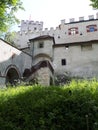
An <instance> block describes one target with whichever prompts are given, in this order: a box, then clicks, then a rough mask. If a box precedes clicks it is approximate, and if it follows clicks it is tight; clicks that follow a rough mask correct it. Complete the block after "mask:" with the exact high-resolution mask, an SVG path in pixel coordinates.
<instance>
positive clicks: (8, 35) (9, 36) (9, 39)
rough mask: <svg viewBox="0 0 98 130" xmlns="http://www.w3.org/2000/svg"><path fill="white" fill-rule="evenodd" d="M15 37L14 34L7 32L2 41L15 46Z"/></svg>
mask: <svg viewBox="0 0 98 130" xmlns="http://www.w3.org/2000/svg"><path fill="white" fill-rule="evenodd" d="M15 37H16V32H14V31H13V32H7V33H6V34H5V36H4V40H6V41H7V42H9V43H10V44H12V45H14V46H16V45H15V42H14V39H15Z"/></svg>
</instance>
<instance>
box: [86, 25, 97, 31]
mask: <svg viewBox="0 0 98 130" xmlns="http://www.w3.org/2000/svg"><path fill="white" fill-rule="evenodd" d="M86 29H87V32H95V31H97V25H88V26H86Z"/></svg>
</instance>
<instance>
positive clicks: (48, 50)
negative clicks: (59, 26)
mask: <svg viewBox="0 0 98 130" xmlns="http://www.w3.org/2000/svg"><path fill="white" fill-rule="evenodd" d="M39 42H43V43H44V47H43V48H39V47H38V46H39ZM52 45H53V40H48V39H47V40H40V41H39V40H38V41H35V42H34V43H31V51H32V55H33V57H34V56H36V55H38V54H47V55H48V56H50V57H51V58H52V57H53V48H52Z"/></svg>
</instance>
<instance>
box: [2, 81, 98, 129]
mask: <svg viewBox="0 0 98 130" xmlns="http://www.w3.org/2000/svg"><path fill="white" fill-rule="evenodd" d="M97 86H98V82H97V81H95V80H92V81H72V82H71V83H70V84H69V85H66V86H62V87H55V86H54V87H42V86H39V85H38V86H36V85H35V86H28V87H22V86H21V87H16V88H8V89H6V90H1V91H0V129H1V130H98V87H97Z"/></svg>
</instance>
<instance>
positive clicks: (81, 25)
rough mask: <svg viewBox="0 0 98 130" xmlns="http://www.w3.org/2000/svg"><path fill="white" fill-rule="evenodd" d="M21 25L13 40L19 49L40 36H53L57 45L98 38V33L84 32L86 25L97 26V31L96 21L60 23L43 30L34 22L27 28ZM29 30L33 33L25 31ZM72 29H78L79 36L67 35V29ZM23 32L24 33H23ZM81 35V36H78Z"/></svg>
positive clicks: (26, 25)
mask: <svg viewBox="0 0 98 130" xmlns="http://www.w3.org/2000/svg"><path fill="white" fill-rule="evenodd" d="M24 22H25V21H24ZM24 22H23V23H22V26H21V29H20V32H18V33H17V36H16V38H15V43H16V45H18V47H19V48H24V47H27V46H28V42H29V39H32V38H35V37H38V36H40V35H50V36H54V38H55V42H56V43H58V44H61V43H70V42H81V41H89V40H97V39H98V37H97V35H98V31H96V32H89V33H87V31H86V26H88V25H93V24H96V25H97V29H98V20H88V21H83V22H79V21H77V22H74V23H70V22H69V23H65V22H61V24H60V27H56V29H54V28H50V29H48V28H45V29H44V30H43V24H42V25H41V27H39V25H38V24H37V22H35V23H34V24H35V25H32V24H31V25H30V27H29V26H28V22H27V24H24ZM34 26H36V27H37V30H34ZM28 27H29V29H31V30H33V31H28V30H27V29H28ZM72 27H78V31H79V34H76V35H69V34H68V29H69V28H72ZM23 30H25V31H23ZM80 33H82V35H80Z"/></svg>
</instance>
